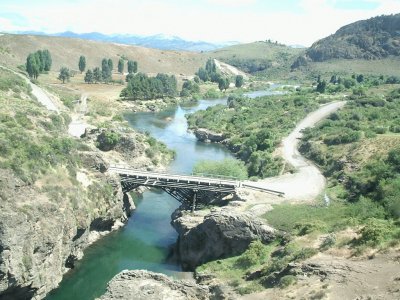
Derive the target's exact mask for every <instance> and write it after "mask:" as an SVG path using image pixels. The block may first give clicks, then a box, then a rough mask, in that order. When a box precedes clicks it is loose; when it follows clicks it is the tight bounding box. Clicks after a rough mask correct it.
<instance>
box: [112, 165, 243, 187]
mask: <svg viewBox="0 0 400 300" xmlns="http://www.w3.org/2000/svg"><path fill="white" fill-rule="evenodd" d="M108 170H109V171H110V172H114V173H117V174H119V175H120V176H121V177H122V181H123V182H124V181H129V182H132V183H135V184H139V185H146V186H155V187H170V188H186V189H191V190H205V191H212V192H228V193H229V192H234V191H235V190H236V188H239V187H241V186H242V183H241V182H240V181H238V180H230V179H224V178H210V177H201V176H195V175H175V174H167V173H157V172H147V171H139V170H132V169H128V168H125V167H119V166H110V168H109V169H108Z"/></svg>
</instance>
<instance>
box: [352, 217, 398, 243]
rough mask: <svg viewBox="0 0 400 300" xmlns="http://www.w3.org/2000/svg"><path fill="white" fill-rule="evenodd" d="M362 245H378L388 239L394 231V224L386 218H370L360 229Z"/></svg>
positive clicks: (359, 240)
mask: <svg viewBox="0 0 400 300" xmlns="http://www.w3.org/2000/svg"><path fill="white" fill-rule="evenodd" d="M359 233H360V234H361V237H360V238H359V239H358V241H357V242H358V243H359V244H361V245H363V244H364V245H368V246H377V245H379V244H381V243H382V242H384V241H385V240H387V239H388V238H389V237H390V236H391V234H392V233H393V226H392V225H391V224H390V223H389V222H388V221H386V220H381V219H375V218H370V219H369V220H368V221H367V222H366V224H365V226H364V227H363V228H362V229H361V230H360V231H359Z"/></svg>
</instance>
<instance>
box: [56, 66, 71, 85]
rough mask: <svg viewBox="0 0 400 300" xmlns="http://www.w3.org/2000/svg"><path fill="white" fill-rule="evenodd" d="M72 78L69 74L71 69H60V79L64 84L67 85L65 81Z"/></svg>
mask: <svg viewBox="0 0 400 300" xmlns="http://www.w3.org/2000/svg"><path fill="white" fill-rule="evenodd" d="M70 77H71V74H70V73H69V69H68V68H66V67H62V68H61V69H60V74H58V79H59V80H62V82H63V83H65V81H66V80H67V81H68V80H69V78H70Z"/></svg>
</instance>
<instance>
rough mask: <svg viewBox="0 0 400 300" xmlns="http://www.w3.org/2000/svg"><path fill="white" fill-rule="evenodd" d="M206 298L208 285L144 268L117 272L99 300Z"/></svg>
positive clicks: (193, 299)
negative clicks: (170, 276)
mask: <svg viewBox="0 0 400 300" xmlns="http://www.w3.org/2000/svg"><path fill="white" fill-rule="evenodd" d="M112 299H136V300H169V299H171V300H203V299H204V300H206V299H210V295H209V291H208V288H207V287H203V286H200V285H197V284H195V283H190V282H186V281H182V280H173V279H171V278H169V277H168V276H166V275H164V274H158V273H153V272H149V271H143V270H135V271H129V270H125V271H122V272H121V273H119V274H117V275H116V276H115V277H114V278H113V279H112V280H111V281H110V282H109V283H108V286H107V292H106V293H105V294H104V295H103V296H101V297H100V298H98V300H112Z"/></svg>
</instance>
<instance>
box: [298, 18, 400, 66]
mask: <svg viewBox="0 0 400 300" xmlns="http://www.w3.org/2000/svg"><path fill="white" fill-rule="evenodd" d="M389 56H400V14H396V15H389V16H379V17H375V18H371V19H368V20H363V21H358V22H355V23H352V24H349V25H346V26H344V27H342V28H340V29H339V30H338V31H336V33H335V34H333V35H330V36H328V37H326V38H324V39H321V40H319V41H317V42H315V43H314V44H313V45H312V46H311V47H310V48H308V49H307V51H306V53H305V56H302V57H299V58H298V59H297V61H296V62H295V63H294V64H293V67H297V66H301V65H304V64H306V63H307V61H310V60H311V61H315V62H322V61H327V60H331V59H365V60H375V59H381V58H385V57H389Z"/></svg>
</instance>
